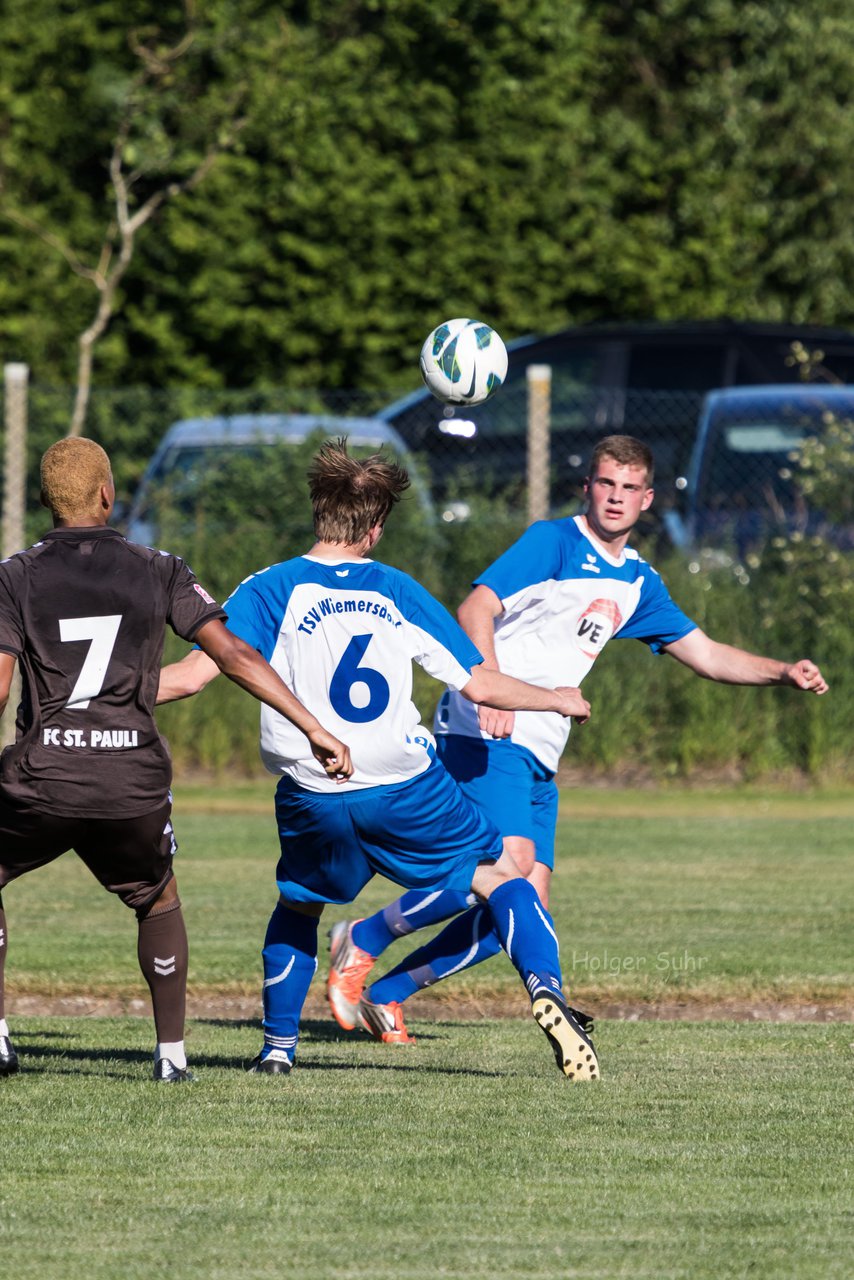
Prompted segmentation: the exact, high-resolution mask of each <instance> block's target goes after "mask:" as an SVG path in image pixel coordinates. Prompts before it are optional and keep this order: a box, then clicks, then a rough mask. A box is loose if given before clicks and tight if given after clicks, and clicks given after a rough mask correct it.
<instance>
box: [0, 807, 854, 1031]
mask: <svg viewBox="0 0 854 1280" xmlns="http://www.w3.org/2000/svg"><path fill="white" fill-rule="evenodd" d="M561 815H562V816H561V820H560V823H559V829H558V858H557V873H556V876H555V881H554V893H553V899H552V912H553V915H554V917H555V919H556V922H557V926H558V931H559V934H560V939H561V954H562V958H563V964H564V970H565V975H566V977H567V980H568V984H569V987H570V989H571V990H573V991H574V992H575V993H576V995H577V996H578V998H579V1000H581V999H582V997H583V999H586V1000H593V1001H595V1000H597V999H600V1000H605V999H614V1000H632V1001H637V1002H641V1003H643V1002H646V1003H648V1004H649V1003H652V1004H654V1003H656V1002H661V1001H662V1000H670V999H674V998H680V997H688V996H690V997H691V998H692V999H694V1000H703V999H707V1000H723V999H726V998H733V997H740V998H756V999H769V1000H777V1001H781V1000H782V1001H785V1000H799V1001H804V1000H818V1001H825V1002H837V1003H838V1002H840V1001H841V1002H844V1001H849V1003H850V1002H851V1000H852V996H854V974H852V964H851V959H852V958H851V948H850V937H851V935H852V931H853V930H854V911H853V910H852V906H854V865H852V860H851V857H850V845H851V840H850V832H851V820H852V817H854V796H852V794H851V793H847V794H846V793H834V792H831V793H827V794H822V793H811V794H804V795H793V794H786V793H783V792H781V793H778V794H775V793H773V792H761V791H760V792H738V793H729V794H723V793H714V792H712V793H704V792H700V793H694V792H685V791H673V792H656V793H649V792H632V793H629V792H614V793H612V792H594V791H571V790H565V791H564V792H563V793H562V807H561ZM175 824H176V830H177V833H178V838H179V841H180V844H181V851H180V854H179V859H178V862H177V864H176V869H177V873H178V880H179V885H180V891H181V896H182V898H183V901H184V905H185V912H186V916H187V922H188V928H189V932H190V944H191V945H190V983H191V987H192V990H193V991H194V992H195V993H197V994H200V995H204V994H206V993H212V992H219V993H225V994H228V993H231V994H251V993H255V992H257V990H258V983H259V972H260V960H259V950H260V946H261V942H262V939H263V935H264V930H265V927H266V922H267V919H268V917H269V913H270V910H271V909H272V905H273V902H274V900H275V884H274V879H273V876H274V869H275V862H276V856H277V837H276V830H275V823H274V819H273V814H272V783H267V782H262V783H260V784H258V783H251V784H250V783H247V784H243V785H235V786H231V787H220V786H211V787H208V788H202V787H185V788H182V787H180V786H179V788H178V790H177V794H176V804H175ZM397 893H398V890H397V889H396V887H395V886H392V885H390V884H388V883H387V882H385V881H380V880H376V881H374V882H372V884H371V885H370V886H369V888H368V889H367V890H366V892H365V893H364V894H363V895H362V897H361V898H360V899H359V901H358V903H357V904H356V906H355V908H353V909H341V908H335V909H330V910H329V911H328V912H327V916H328V920H327V921H326V923H325V925H324V926H322V928H328V925H329V922H330V921H331V920H334V919H336V918H338V917H340V916H342V915H346V914H348V913H349V914H365V913H367V912H368V911H370V910H373V909H375V908H377V907H379V906H380V905H382V904H383V903H384V902H386V901H388V900H389V899H390V898H392V897H395V896H397ZM4 900H5V903H6V908H7V914H8V922H9V961H8V965H7V983H8V989H9V992H10V994H13V995H14V994H15V993H22V994H26V993H36V994H39V993H40V994H69V993H76V992H79V991H81V990H83V991H86V990H90V991H93V992H97V993H100V994H105V995H110V994H119V995H122V996H125V997H130V996H133V995H135V994H136V995H145V994H146V993H145V989H144V987H143V986H142V984H141V980H140V977H139V974H138V971H137V967H136V955H135V941H134V938H135V928H134V923H133V917H132V916H131V915H130V913H129V912H127V911H126V910H125V908H123V907H122V906H121V905H120V904H119V903H118V902H117V901H116V900H113V899H111V898H109V897H108V895H106V894H104V893H103V892H101V891H100V890H99V888H98V886H97V885H96V884H95V883H94V882H93V881H92V880H91V878H90V877H89V875H88V873H87V872H86V870H85V869H84V868H83V867H82V865H81V864H80V863H79V862H78V861H77V859H75V858H74V857H73V856H66V857H65V858H63V859H62V860H61V861H60V862H59V863H55V864H53V865H52V866H51V867H48V868H46V869H44V870H43V871H40V872H37V873H35V874H33V875H30V876H27V877H25V878H24V879H22V880H20V881H16V882H15V883H13V884H12V885H10V886H9V887H8V888H7V889H6V890H5V892H4ZM405 951H406V945H405V944H404V943H396V944H395V946H394V947H393V948H392V949H391V950H390V951H389V952H387V953H386V956H385V957H383V960H382V962H381V965H382V967H383V968H384V967H385V965H386V964H389V965H390V964H391V963H393V962H395V961H396V959H397V958H399V957H402V956H403V955H404V954H405ZM325 956H326V953H325V951H322V953H321V971H323V968H324V964H325ZM520 991H521V988H519V986H518V982H517V979H516V975H515V973H514V971H513V970H512V969H511V967H510V966H509V964H507V963H506V961H504V960H503V959H502V958H501V957H497V958H496V959H495V960H492V961H490V963H489V964H487V965H484V966H481V967H480V968H477V969H475V970H472V971H471V972H470V973H468V974H465V975H463V976H462V977H461V978H460V979H456V980H454V982H453V983H448V984H446V986H444V987H439V988H437V989H436V992H437V994H441V995H442V997H443V998H444V999H453V998H454V996H455V995H457V994H459V995H461V996H466V997H468V996H471V995H472V994H474V995H477V994H480V995H481V996H484V997H486V996H490V997H494V996H496V995H499V996H503V995H505V994H506V996H507V998H508V1000H510V1001H522V1000H523V996H522V995H521V994H520ZM514 1007H515V1006H514ZM519 1007H521V1006H519ZM413 1008H414V1009H417V1005H413Z"/></svg>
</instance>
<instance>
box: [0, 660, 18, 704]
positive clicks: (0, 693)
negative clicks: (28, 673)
mask: <svg viewBox="0 0 854 1280" xmlns="http://www.w3.org/2000/svg"><path fill="white" fill-rule="evenodd" d="M16 661H17V659H15V658H13V657H12V655H11V653H0V716H2V714H3V712H4V711H5V710H6V703H7V702H8V701H9V690H10V689H11V688H12V677H13V676H14V674H15V663H16Z"/></svg>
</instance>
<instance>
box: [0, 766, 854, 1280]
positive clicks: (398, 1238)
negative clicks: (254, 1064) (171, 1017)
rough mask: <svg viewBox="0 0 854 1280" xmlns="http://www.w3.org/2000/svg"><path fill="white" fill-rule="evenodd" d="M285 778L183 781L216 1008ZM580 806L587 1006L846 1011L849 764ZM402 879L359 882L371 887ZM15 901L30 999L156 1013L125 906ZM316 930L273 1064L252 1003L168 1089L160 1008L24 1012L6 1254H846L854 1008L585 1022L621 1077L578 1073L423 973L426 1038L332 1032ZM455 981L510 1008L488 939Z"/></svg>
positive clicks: (182, 810)
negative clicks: (290, 1049) (297, 1039)
mask: <svg viewBox="0 0 854 1280" xmlns="http://www.w3.org/2000/svg"><path fill="white" fill-rule="evenodd" d="M271 792H272V787H271V784H270V783H269V782H265V783H261V784H258V783H256V782H246V783H239V784H227V785H222V784H212V785H208V786H202V785H198V786H189V785H184V786H181V785H179V787H178V790H177V794H176V810H175V818H176V826H177V830H178V835H179V839H180V841H181V853H180V860H179V863H178V868H179V872H178V874H179V881H180V885H181V894H182V897H183V899H184V903H185V909H186V915H187V920H188V926H189V931H190V940H191V984H192V988H193V991H194V993H195V997H196V999H198V1000H201V999H203V998H205V997H207V998H208V999H209V1000H210V1002H211V1004H210V1007H211V1008H212V1009H216V1008H217V1004H216V1000H217V997H218V995H229V994H232V995H234V994H244V995H247V996H248V997H249V1001H248V1007H249V1008H255V1007H257V1006H256V1005H255V1003H254V1002H256V1001H257V1002H258V1004H260V1000H259V993H258V988H259V982H260V960H259V954H258V953H259V949H260V946H261V941H262V937H263V933H264V928H265V925H266V921H267V918H268V916H269V912H270V909H271V906H272V903H273V901H274V897H275V889H274V883H273V870H274V865H275V858H276V835H275V826H274V822H273V818H272V800H271ZM561 815H562V816H561V821H560V825H559V852H558V874H557V875H556V878H555V894H554V900H553V910H554V914H555V917H556V920H557V923H558V927H559V932H560V935H561V942H562V955H563V961H564V968H565V972H566V975H567V977H568V979H569V985H570V987H571V989H572V990H573V992H574V994H575V995H576V996H577V997H581V996H583V997H584V999H583V1001H582V1000H579V1002H580V1003H584V1004H586V1003H587V1001H588V1000H590V1001H591V1002H592V1006H593V1008H594V1010H595V1009H596V1008H597V1006H599V1007H600V1009H601V1008H602V1007H606V1006H607V1002H608V1000H610V999H624V1000H628V1001H630V1002H632V1003H633V1005H634V1007H635V1008H636V1009H638V1010H642V1009H643V1008H644V1006H646V1007H647V1008H648V1009H654V1008H655V1007H657V1006H660V1005H662V1004H663V1003H665V1002H667V1001H668V1000H672V999H674V998H675V999H679V1000H682V1001H683V1002H686V1003H687V1006H688V1007H689V1009H690V1008H694V1007H696V1008H697V1009H700V1008H702V1007H703V1006H702V1002H703V1001H711V1002H714V1001H726V1000H727V999H732V998H734V997H738V996H748V997H750V998H757V999H759V998H760V997H766V998H769V999H775V1000H777V1001H780V1002H782V1003H783V1004H786V1003H787V1002H792V1001H798V1000H800V1001H802V1000H805V999H812V1000H815V1001H817V1002H821V1001H825V1002H829V1003H832V1004H833V1005H834V1006H836V1008H837V1009H838V1008H839V1007H847V1008H850V1007H851V1002H852V993H854V978H852V974H851V957H850V945H849V940H850V936H851V904H852V870H851V859H850V830H851V819H852V817H854V796H852V795H851V793H846V792H831V791H826V792H815V793H809V794H792V793H786V792H782V791H781V792H774V791H770V790H767V791H759V790H745V791H739V792H726V793H724V792H686V791H676V790H674V791H667V790H664V791H661V792H656V793H650V792H640V791H638V792H597V791H592V790H587V791H585V790H572V791H570V790H566V791H564V793H563V795H562V809H561ZM394 892H395V890H393V888H392V887H391V886H389V885H388V884H386V883H385V882H374V883H373V884H372V885H371V886H370V888H369V890H368V892H366V893H365V894H364V895H363V898H362V899H360V902H359V903H358V904H357V910H359V911H360V912H364V911H368V910H370V909H372V908H373V907H375V906H379V905H381V904H382V903H383V902H384V901H385V900H386V899H387V897H388V896H389V895H390V894H392V893H394ZM4 899H5V903H6V907H7V912H8V917H9V932H10V953H9V961H8V964H7V985H8V989H9V994H10V996H11V997H12V1000H13V1001H14V999H15V997H16V996H21V995H24V994H27V993H30V994H35V995H36V996H39V995H41V996H47V995H50V994H76V993H80V992H96V993H101V994H104V995H108V996H116V995H118V996H122V997H124V998H126V999H128V1000H130V999H132V998H134V999H139V1001H140V1003H139V1008H140V1011H141V1012H144V1013H147V1011H148V1003H147V994H146V993H145V991H144V987H143V986H142V983H141V980H140V978H139V975H138V972H137V969H136V958H135V941H134V939H135V928H134V923H133V917H132V915H131V914H130V913H129V912H127V911H126V910H125V909H124V908H123V907H121V905H120V904H119V903H118V902H117V901H114V900H112V899H110V898H109V897H108V896H107V895H106V894H104V893H102V892H101V891H100V890H99V889H98V887H97V885H95V884H94V883H93V882H92V881H91V879H90V878H89V876H88V873H87V872H86V871H85V869H84V868H82V866H81V865H80V864H79V863H78V862H77V860H76V859H74V858H73V857H66V858H63V859H62V860H61V861H60V862H59V863H57V864H54V865H53V866H52V867H49V868H46V869H45V870H44V871H41V872H39V873H36V874H34V875H31V876H28V877H25V878H24V879H23V880H21V881H18V882H15V883H13V884H12V885H10V886H9V887H8V888H7V889H6V890H5V891H4ZM344 914H346V912H345V911H344V910H336V911H334V912H331V913H330V919H334V918H337V917H338V916H340V915H344ZM402 951H403V947H402V945H401V944H396V947H395V949H394V950H393V951H390V952H389V953H388V956H387V959H388V962H389V963H390V962H391V961H392V960H393V959H394V958H395V957H396V956H397V955H400V954H402ZM326 954H327V953H326V952H325V951H322V952H321V965H320V968H321V972H320V974H319V976H318V979H317V980H316V982H315V990H316V992H317V996H316V997H315V1000H314V1003H313V1005H312V1006H311V1010H310V1012H309V1014H308V1016H307V1018H306V1020H305V1023H304V1026H303V1036H302V1040H301V1045H300V1052H299V1059H298V1067H297V1069H296V1070H295V1071H294V1073H293V1074H292V1076H291V1077H289V1078H287V1079H282V1078H267V1079H264V1078H259V1077H253V1076H247V1075H246V1074H245V1073H244V1071H243V1067H244V1065H245V1064H246V1063H248V1061H249V1060H250V1059H251V1058H252V1057H253V1056H254V1054H255V1053H256V1052H257V1050H258V1047H259V1043H260V1036H259V1024H258V1020H257V1017H255V1016H254V1015H253V1016H251V1017H248V1018H246V1019H245V1020H243V1021H227V1020H225V1019H223V1018H221V1017H219V1016H214V1015H211V1016H210V1017H207V1018H202V1017H194V1018H191V1020H190V1022H189V1025H188V1034H187V1048H188V1052H189V1055H190V1059H191V1062H192V1065H193V1067H194V1069H195V1070H196V1072H197V1075H198V1081H197V1083H196V1084H195V1085H193V1086H190V1087H181V1088H174V1089H173V1088H167V1087H165V1086H156V1085H154V1084H153V1083H152V1082H151V1081H150V1078H149V1077H150V1071H151V1050H152V1044H153V1034H152V1027H151V1023H150V1019H149V1018H148V1017H121V1018H114V1019H107V1018H102V1017H87V1018H58V1017H47V1016H45V1017H24V1016H21V1014H19V1013H12V1014H10V1022H11V1024H12V1029H13V1035H14V1038H15V1041H16V1043H17V1045H18V1048H19V1051H20V1052H21V1058H22V1071H21V1073H20V1075H19V1076H16V1077H13V1078H10V1079H8V1080H4V1081H0V1098H2V1102H3V1107H4V1127H3V1135H4V1152H3V1164H4V1174H3V1177H2V1179H0V1247H2V1254H0V1256H2V1257H3V1260H4V1264H5V1266H6V1270H7V1271H8V1273H9V1275H10V1276H14V1277H15V1280H29V1278H30V1277H33V1278H35V1277H38V1278H39V1280H65V1277H66V1276H67V1275H68V1274H69V1273H72V1274H73V1273H75V1272H80V1273H83V1274H85V1275H86V1276H87V1277H89V1280H161V1277H162V1278H163V1280H167V1278H168V1280H226V1278H228V1280H231V1278H232V1277H234V1276H241V1277H243V1276H245V1277H258V1278H259V1280H267V1278H268V1277H269V1278H270V1280H274V1278H275V1280H279V1278H280V1277H283V1276H288V1277H294V1278H295V1280H302V1278H303V1277H305V1278H306V1280H308V1278H311V1280H326V1278H330V1280H338V1278H339V1277H340V1278H341V1280H385V1278H386V1277H388V1278H389V1280H391V1278H394V1280H398V1278H400V1280H416V1278H417V1280H421V1278H422V1277H423V1278H425V1280H434V1277H449V1278H451V1280H456V1278H459V1280H473V1278H476V1280H487V1277H488V1278H489V1280H503V1278H504V1277H507V1278H508V1280H510V1278H511V1277H526V1276H530V1277H536V1278H537V1280H551V1278H552V1277H554V1278H555V1280H565V1278H566V1277H573V1276H579V1277H582V1276H583V1277H592V1278H594V1280H595V1278H596V1277H603V1278H608V1280H611V1278H612V1277H613V1278H617V1277H631V1278H632V1280H644V1278H646V1277H648V1278H649V1280H669V1278H671V1277H672V1278H674V1280H676V1278H680V1280H681V1278H683V1277H684V1278H685V1280H706V1278H708V1280H719V1278H720V1277H741V1276H744V1277H754V1278H757V1277H758V1278H759V1280H766V1278H767V1280H812V1278H813V1277H814V1278H815V1280H836V1278H837V1277H838V1278H839V1280H843V1277H844V1278H845V1280H847V1277H848V1276H849V1275H850V1273H851V1267H850V1259H851V1256H852V1252H854V1239H852V1236H854V1232H852V1221H851V1214H850V1208H851V1198H852V1197H851V1182H852V1169H851V1160H850V1145H849V1144H848V1134H849V1133H850V1131H851V1126H852V1123H854V1115H852V1110H854V1108H852V1097H854V1090H852V1084H854V1081H852V1074H854V1071H852V1056H853V1055H852V1043H851V1042H852V1039H854V1028H852V1026H851V1025H850V1023H832V1022H830V1023H828V1022H824V1023H813V1024H805V1023H800V1024H793V1023H776V1024H775V1023H771V1022H724V1021H717V1022H715V1021H709V1022H699V1021H695V1022H687V1021H685V1022H655V1021H640V1022H627V1021H608V1020H603V1019H601V1018H600V1020H599V1025H598V1030H597V1046H598V1049H599V1053H600V1056H601V1061H602V1069H603V1079H602V1081H601V1083H599V1084H596V1085H588V1086H572V1085H571V1084H569V1082H567V1081H565V1080H563V1079H562V1078H561V1077H560V1076H559V1075H558V1074H557V1072H556V1070H555V1067H554V1063H553V1059H552V1056H551V1053H550V1051H549V1049H548V1046H547V1044H546V1042H545V1040H544V1038H543V1036H542V1034H541V1032H540V1031H539V1030H538V1029H537V1028H536V1027H535V1026H534V1024H533V1022H532V1021H531V1020H530V1019H529V1018H528V1017H520V1018H513V1017H511V1018H501V1019H499V1020H495V1019H490V1018H483V1019H479V1020H474V1021H466V1020H462V1019H460V1018H459V1017H457V1016H455V1015H454V1013H453V1008H452V1006H449V1008H448V1009H447V1010H446V1011H445V1013H444V1014H440V1015H439V1016H438V1017H437V1016H435V1005H434V1006H433V1009H432V1011H431V1009H430V1008H429V1007H428V1006H427V1005H426V1004H425V1005H422V1006H421V1010H420V1011H419V1006H418V1001H417V999H416V1000H415V1001H413V1003H412V1006H411V1012H410V1021H411V1023H412V1025H413V1028H414V1030H415V1031H416V1033H417V1035H418V1044H417V1045H416V1046H414V1047H412V1048H405V1049H389V1048H384V1047H382V1046H380V1045H377V1044H375V1043H374V1042H373V1041H370V1040H368V1038H367V1037H365V1036H364V1035H360V1034H353V1035H349V1036H348V1035H346V1034H345V1033H343V1032H340V1031H339V1030H338V1028H337V1026H336V1025H335V1024H334V1023H333V1022H332V1021H331V1020H330V1019H329V1018H328V1017H326V1016H325V1013H324V1012H323V1006H322V1003H321V1002H320V1000H319V996H320V993H321V992H322V977H323V974H324V972H325V967H326ZM660 956H665V957H667V963H666V964H665V965H664V966H663V967H662V966H660V964H659V959H658V958H659V957H660ZM692 958H693V961H694V964H693V966H692V965H690V964H689V963H688V960H689V959H692ZM594 959H595V960H598V962H599V963H598V965H594V963H593V961H594ZM629 959H631V960H632V961H633V963H632V965H631V966H630V965H628V964H627V961H628V960H629ZM641 960H644V963H643V964H641V963H640V961H641ZM701 960H702V962H703V963H702V964H701V963H699V962H700V961H701ZM677 961H681V965H679V964H677ZM437 990H438V991H440V992H441V991H442V990H443V988H442V987H440V988H437ZM444 990H445V991H446V992H447V993H448V996H449V997H450V998H451V999H452V1000H462V999H468V1001H469V1003H470V1004H474V1005H475V1006H477V1005H478V1004H480V1006H481V1007H483V1008H488V1009H489V1010H495V1011H498V1010H501V1011H509V1012H517V1011H518V1012H521V1011H522V1010H523V1009H524V998H523V996H522V995H521V994H520V985H519V983H518V980H517V979H516V977H515V974H514V973H513V971H512V970H511V969H510V967H509V965H507V964H506V962H503V961H502V960H501V959H500V957H499V958H496V959H495V960H493V961H491V962H490V963H489V964H488V965H485V966H482V967H480V968H479V969H476V970H473V971H472V972H471V973H469V974H467V975H464V977H463V979H462V980H461V981H459V982H458V983H456V985H453V984H451V983H448V984H446V987H445V988H444ZM426 998H427V997H423V998H422V999H425V1000H426ZM692 1000H693V1001H694V1002H695V1005H691V1001H692ZM709 1007H715V1006H714V1005H710V1006H709Z"/></svg>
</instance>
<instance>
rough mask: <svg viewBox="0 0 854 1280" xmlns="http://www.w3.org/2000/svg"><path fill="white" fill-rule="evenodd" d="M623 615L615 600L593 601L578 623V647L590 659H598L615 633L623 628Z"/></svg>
mask: <svg viewBox="0 0 854 1280" xmlns="http://www.w3.org/2000/svg"><path fill="white" fill-rule="evenodd" d="M622 622H623V615H622V614H621V613H620V610H619V609H618V608H617V605H616V602H615V601H613V600H593V601H592V602H591V603H590V604H589V605H588V606H587V608H586V609H585V610H584V612H583V613H582V615H581V618H580V619H579V622H578V631H577V633H576V634H577V635H578V647H579V648H580V650H581V652H582V653H584V654H586V655H587V657H588V658H598V656H599V654H600V653H601V652H602V650H603V649H604V647H605V645H606V644H607V643H608V641H609V640H610V639H611V636H612V635H613V634H614V632H615V631H618V630H619V628H620V627H621V626H622Z"/></svg>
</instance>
